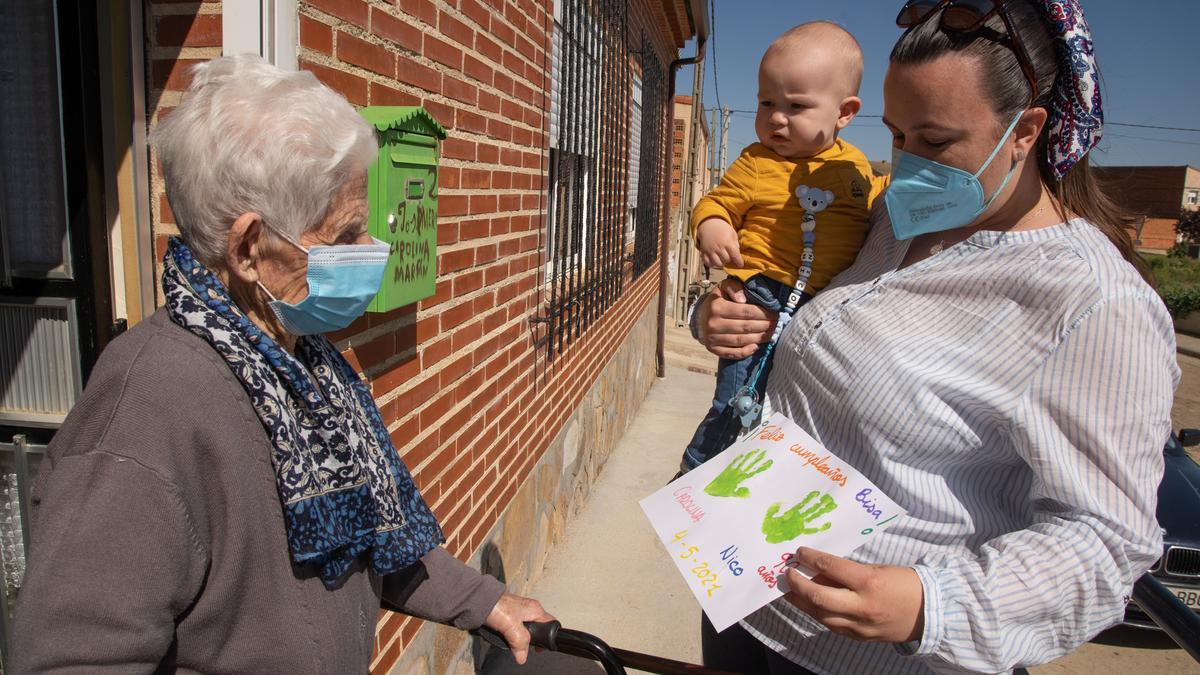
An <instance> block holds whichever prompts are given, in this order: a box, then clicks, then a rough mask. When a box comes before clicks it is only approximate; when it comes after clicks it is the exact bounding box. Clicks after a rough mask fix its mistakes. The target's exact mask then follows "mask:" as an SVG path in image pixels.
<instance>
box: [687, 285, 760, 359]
mask: <svg viewBox="0 0 1200 675" xmlns="http://www.w3.org/2000/svg"><path fill="white" fill-rule="evenodd" d="M695 318H696V327H697V332H698V333H699V334H700V342H702V343H703V344H704V346H705V347H707V348H708V351H710V352H712V353H713V354H716V355H717V356H720V357H721V358H724V359H735V360H736V359H743V358H746V357H747V356H750V355H751V354H753V353H754V352H755V350H757V349H758V345H759V344H760V343H763V342H767V341H768V340H770V339H771V332H772V331H773V330H774V329H775V319H776V318H777V315H776V314H775V313H774V312H771V311H769V310H766V309H763V308H762V307H759V306H758V305H752V304H750V303H748V302H746V291H745V289H743V288H742V282H740V281H738V280H737V279H734V278H732V277H730V278H728V279H725V280H724V281H722V282H721V283H719V284H717V286H716V288H714V289H713V290H712V292H711V293H709V294H708V295H707V296H706V297H705V298H704V299H703V300H702V301H701V302H700V305H699V306H698V307H696V317H695Z"/></svg>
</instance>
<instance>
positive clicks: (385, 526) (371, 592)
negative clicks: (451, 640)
mask: <svg viewBox="0 0 1200 675" xmlns="http://www.w3.org/2000/svg"><path fill="white" fill-rule="evenodd" d="M155 144H156V146H157V149H158V154H159V158H160V160H161V162H162V168H163V173H164V176H165V178H166V184H167V197H168V199H169V200H170V203H171V207H172V210H173V211H174V213H175V215H176V217H177V219H178V221H179V230H180V234H181V237H180V238H177V239H172V240H171V241H170V244H169V245H168V250H167V254H166V257H165V260H164V271H163V277H162V291H163V295H164V297H165V298H166V303H165V306H164V307H163V308H162V309H160V310H159V311H158V312H156V313H155V314H154V315H153V316H151V317H149V318H148V319H147V320H145V321H143V322H142V323H140V324H139V325H137V326H136V327H134V328H133V329H132V330H131V331H129V332H128V333H127V334H126V335H124V336H122V337H121V338H120V339H118V340H116V341H115V342H114V343H113V344H112V345H111V346H110V347H109V348H108V349H107V350H105V352H104V354H103V356H102V358H101V359H100V362H99V363H98V364H97V365H96V368H95V370H94V372H93V374H92V376H91V379H90V381H89V382H88V386H87V389H86V390H85V391H84V394H83V397H82V398H81V399H80V401H79V402H78V404H77V405H76V406H75V408H74V410H72V411H71V414H70V416H69V417H68V419H67V421H66V423H65V424H64V426H63V428H62V429H61V430H60V431H59V433H58V434H57V435H56V436H55V439H54V442H53V443H52V444H51V447H50V450H49V452H48V455H47V458H46V461H45V463H43V464H42V468H41V473H40V475H39V476H38V481H37V484H36V486H35V488H34V506H35V508H36V513H35V525H34V534H35V536H34V540H33V547H32V551H31V554H30V563H29V571H28V574H27V575H26V577H25V587H24V589H23V590H22V592H21V597H20V603H19V606H18V609H17V616H16V626H15V633H14V636H13V649H12V653H13V662H12V664H11V666H12V669H13V672H18V673H28V672H43V671H51V670H53V671H58V670H63V671H68V670H69V671H71V672H86V673H100V672H122V673H127V672H223V673H267V672H279V673H333V674H337V675H341V674H343V673H364V672H367V671H368V669H369V664H370V659H371V654H372V650H373V648H374V635H375V623H376V619H377V617H378V614H379V608H380V604H381V601H386V602H387V603H390V604H391V605H395V606H398V607H400V608H402V609H403V610H404V611H405V612H408V613H410V614H412V615H414V616H419V617H423V618H426V619H430V620H433V621H438V622H443V623H448V624H452V625H454V626H457V627H459V628H463V629H471V628H476V627H479V626H481V625H486V626H489V627H491V628H494V629H496V630H497V631H499V632H500V633H501V634H503V635H504V636H505V638H506V639H507V640H508V642H509V643H510V645H511V646H512V647H513V649H514V651H515V652H516V653H517V660H518V661H522V662H523V660H524V655H525V651H526V649H527V647H528V640H529V636H528V633H527V632H526V631H525V629H524V627H523V626H522V622H523V621H528V620H546V619H549V618H550V617H549V616H548V615H547V614H546V613H545V612H544V611H543V610H542V608H541V606H540V605H539V604H538V603H537V602H536V601H534V600H529V599H525V598H520V597H517V596H513V595H510V594H508V593H506V592H505V591H504V587H503V585H502V584H501V583H500V582H498V581H497V580H495V579H493V578H491V577H487V576H482V575H480V574H479V573H478V572H476V571H474V570H472V569H471V568H469V567H467V566H466V565H465V564H463V563H461V562H459V561H458V560H456V559H454V558H453V557H451V556H450V555H449V553H447V552H446V551H445V549H443V548H441V547H440V546H439V544H440V543H441V542H442V541H443V536H442V532H441V529H440V528H439V527H438V524H437V522H436V520H435V519H434V516H433V514H432V513H431V512H430V510H429V508H428V507H427V506H426V505H425V503H424V501H423V500H422V499H421V496H420V494H419V493H418V491H417V488H416V486H415V485H414V484H413V480H412V477H411V476H410V475H409V472H408V469H407V468H406V467H405V465H404V463H403V462H402V461H401V460H400V457H399V456H398V454H397V452H396V450H395V448H394V447H393V446H392V442H391V440H390V437H389V435H388V430H387V427H386V424H385V422H384V421H383V419H381V417H380V413H379V410H378V408H377V407H376V406H375V403H374V401H373V400H372V398H371V395H370V393H369V391H368V390H367V388H366V387H365V386H364V385H363V384H362V383H361V382H360V381H359V379H358V376H357V374H356V373H355V372H354V370H353V369H352V368H351V367H350V366H349V365H348V364H347V363H346V361H345V360H344V359H343V358H342V357H341V355H340V354H339V353H338V351H337V350H336V349H335V348H334V347H333V345H332V344H331V343H330V342H329V341H328V340H327V339H326V338H324V337H322V336H321V335H319V334H320V333H323V332H326V331H331V330H336V329H340V328H343V327H345V326H347V325H349V324H350V322H351V321H353V320H354V319H355V318H357V317H358V316H359V315H360V314H362V312H363V311H364V310H365V308H366V305H367V303H368V302H369V301H370V300H371V298H372V297H373V296H374V295H375V293H376V292H377V291H378V289H379V284H380V280H381V278H382V270H383V265H384V263H385V261H386V260H387V255H388V248H387V246H386V245H383V244H380V243H379V242H378V241H375V240H373V239H372V238H371V236H370V235H368V234H367V200H366V170H367V166H368V165H369V164H370V163H371V161H372V160H373V159H374V157H375V155H376V151H377V149H376V141H375V136H374V133H373V130H372V128H371V126H370V125H369V124H367V123H366V122H365V121H364V120H363V119H362V118H361V117H360V116H359V115H358V114H357V113H356V112H355V111H354V109H353V108H352V107H351V106H350V105H349V104H348V103H347V102H346V101H345V100H344V99H343V98H342V97H341V96H339V95H337V94H336V93H334V92H333V91H331V90H329V89H327V88H326V87H324V86H323V85H321V84H320V83H318V82H317V80H316V79H315V78H314V77H313V76H312V74H310V73H307V72H299V73H295V72H283V71H280V70H278V69H276V68H274V67H273V66H270V65H268V64H266V63H265V62H263V61H262V60H261V59H258V58H257V57H250V56H241V57H227V58H221V59H217V60H214V61H212V62H209V63H207V64H204V65H201V66H198V67H197V68H196V70H195V74H194V80H193V83H192V85H191V87H190V89H189V91H188V93H187V94H186V95H185V97H184V100H183V103H182V104H181V105H180V106H179V107H178V108H177V109H175V110H174V111H173V112H172V113H171V114H170V116H169V117H167V118H166V120H165V121H163V122H162V123H161V124H160V125H159V128H158V131H157V133H156V135H155Z"/></svg>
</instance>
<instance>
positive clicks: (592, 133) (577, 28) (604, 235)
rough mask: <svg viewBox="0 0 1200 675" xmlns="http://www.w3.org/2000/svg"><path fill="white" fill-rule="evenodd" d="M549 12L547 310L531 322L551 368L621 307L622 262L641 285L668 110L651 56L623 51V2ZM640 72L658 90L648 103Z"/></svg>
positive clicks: (564, 0) (564, 3) (651, 254)
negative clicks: (639, 278)
mask: <svg viewBox="0 0 1200 675" xmlns="http://www.w3.org/2000/svg"><path fill="white" fill-rule="evenodd" d="M553 11H554V33H553V44H552V56H551V59H552V69H551V70H552V72H551V84H550V99H551V101H550V157H549V160H550V164H549V168H548V180H549V204H548V208H547V210H546V240H545V247H544V250H545V256H546V258H545V275H546V276H545V280H546V288H545V291H546V302H545V307H544V315H543V316H540V317H538V318H537V319H536V320H537V321H539V322H541V323H544V324H545V325H546V330H545V331H544V333H543V334H542V337H541V340H542V342H543V344H545V345H546V347H547V355H548V356H549V358H551V359H553V358H554V357H555V356H556V355H558V354H561V353H562V352H563V351H564V350H565V348H566V347H567V346H568V345H570V344H571V342H572V341H573V340H574V339H575V338H578V337H579V336H580V335H582V334H583V332H584V331H586V330H587V328H588V327H589V326H591V325H592V324H593V323H594V322H595V321H596V320H597V319H599V318H600V317H601V316H602V315H603V314H604V312H605V311H606V310H607V309H608V308H609V307H611V306H612V305H613V304H614V303H615V302H616V300H617V299H618V298H619V297H620V295H621V291H622V287H623V284H624V274H625V269H626V262H628V261H632V263H633V270H634V272H635V274H637V275H640V274H641V273H642V272H644V271H645V270H646V269H648V268H649V267H650V265H651V264H653V261H654V259H655V258H656V257H657V253H656V249H655V246H654V242H655V240H656V234H657V231H658V218H657V214H658V213H659V210H657V209H653V208H651V203H655V204H657V203H659V202H661V188H662V183H663V180H664V179H663V176H662V175H661V172H662V168H663V160H662V145H661V143H662V139H663V128H662V127H663V126H664V123H665V120H664V118H663V115H664V114H665V110H666V108H665V105H664V101H665V99H664V96H665V89H664V87H663V86H662V83H663V82H664V81H665V73H663V72H662V64H661V62H660V61H659V60H658V59H657V58H654V57H653V56H652V54H651V52H650V50H651V49H652V46H651V45H650V44H649V42H648V41H647V40H646V39H645V38H644V37H643V38H642V42H641V45H640V50H639V53H634V52H633V51H631V50H630V49H629V46H628V23H627V18H626V17H627V16H628V0H556V2H555V3H554V8H553ZM648 55H650V58H649V59H647V56H648ZM639 63H640V66H641V68H640V69H641V70H642V72H643V77H647V76H648V77H650V78H651V81H652V82H653V84H654V87H656V88H653V89H652V90H650V91H649V93H648V94H645V95H644V94H643V93H642V91H641V89H642V86H641V84H640V83H639V82H638V81H637V80H638V78H637V76H636V75H634V74H633V73H634V72H635V71H636V69H635V67H634V66H636V65H637V64H639ZM650 70H653V71H654V72H649V71H650ZM643 96H646V97H647V98H646V101H645V102H646V103H648V104H649V105H648V108H647V109H648V110H650V111H651V112H650V114H647V115H644V116H643V115H642V114H641V109H642V107H643V105H642V104H643ZM647 139H650V144H648V143H647ZM627 225H631V227H627ZM647 230H648V233H647ZM643 240H645V241H643ZM631 242H632V243H633V246H632V255H631V256H630V255H627V250H628V249H629V247H628V244H629V243H631ZM638 242H642V243H641V244H639V243H638ZM647 242H648V243H647ZM647 256H648V258H647ZM643 259H645V260H643Z"/></svg>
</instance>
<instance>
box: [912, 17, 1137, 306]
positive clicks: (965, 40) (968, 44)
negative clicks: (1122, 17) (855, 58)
mask: <svg viewBox="0 0 1200 675" xmlns="http://www.w3.org/2000/svg"><path fill="white" fill-rule="evenodd" d="M1004 7H1005V10H1006V11H1007V12H1008V16H1009V20H1010V21H1011V22H1012V25H1013V27H1014V28H1015V29H1016V31H1017V32H1018V33H1020V40H1021V43H1022V44H1023V45H1024V47H1025V50H1026V52H1027V53H1028V54H1029V60H1030V62H1031V64H1030V65H1032V67H1033V70H1034V72H1035V73H1036V74H1037V85H1038V97H1037V100H1035V101H1033V103H1032V104H1030V101H1029V97H1030V95H1031V93H1032V91H1031V89H1030V86H1029V81H1028V79H1027V78H1026V76H1025V73H1024V71H1022V69H1021V64H1020V62H1019V61H1018V60H1017V56H1016V53H1015V52H1014V51H1013V50H1012V49H1010V48H1009V47H1007V46H1005V45H1004V44H1003V43H1002V42H1001V41H1000V38H1001V36H1003V35H1004V34H1005V32H1006V28H1005V26H1004V21H1003V19H1002V18H1001V17H1000V16H999V15H998V14H997V15H995V16H993V17H991V18H990V19H988V21H987V22H986V23H985V24H984V26H983V27H982V28H980V29H979V30H977V31H975V32H973V33H970V34H967V35H959V34H947V33H945V32H943V31H942V30H940V28H939V25H940V23H941V22H940V20H939V19H940V17H939V16H938V15H934V16H932V17H930V18H928V19H927V20H925V21H923V22H922V23H920V24H918V25H917V26H914V27H913V28H912V29H910V30H909V31H908V32H906V33H905V34H904V35H903V36H902V37H901V38H900V40H899V41H898V42H897V43H896V46H895V47H894V48H893V49H892V55H891V62H892V63H895V64H914V63H923V62H926V61H932V60H934V59H936V58H938V57H940V56H942V55H944V54H947V53H950V52H958V53H961V54H966V55H970V56H974V57H976V58H977V59H978V61H979V63H980V64H981V65H982V68H983V81H984V82H985V83H986V87H987V94H988V96H989V97H990V98H991V103H992V109H993V110H995V111H996V116H997V118H998V119H1011V118H1012V117H1013V116H1015V115H1016V114H1017V113H1018V112H1020V111H1022V110H1025V109H1026V108H1030V107H1043V108H1046V109H1047V110H1049V109H1050V102H1051V97H1052V96H1053V94H1054V84H1055V79H1056V78H1057V76H1058V54H1057V51H1056V48H1055V43H1054V40H1053V39H1052V38H1051V35H1050V31H1049V28H1048V25H1047V20H1046V18H1045V17H1044V16H1043V14H1044V13H1043V11H1042V10H1041V9H1039V8H1037V7H1036V6H1034V5H1033V4H1032V3H1030V2H1028V0H1009V1H1008V2H1006V3H1005V5H1004ZM941 11H942V10H938V12H941ZM1049 130H1050V125H1049V124H1047V125H1045V127H1043V128H1042V134H1041V137H1040V138H1039V139H1038V142H1037V146H1036V149H1035V150H1036V153H1037V160H1038V169H1039V171H1040V173H1041V177H1042V182H1043V183H1044V184H1045V185H1046V187H1047V189H1048V190H1049V192H1050V194H1051V196H1052V197H1053V198H1054V203H1055V208H1056V209H1057V210H1058V213H1059V216H1060V217H1062V218H1064V219H1066V217H1067V214H1068V213H1074V214H1077V215H1078V216H1080V217H1082V218H1083V219H1085V220H1087V221H1088V222H1090V223H1092V224H1093V225H1095V226H1096V227H1098V228H1099V229H1100V231H1101V232H1103V233H1104V234H1105V235H1106V236H1107V237H1108V239H1109V240H1110V241H1112V243H1113V245H1115V246H1116V247H1117V249H1118V250H1119V251H1120V252H1121V255H1122V256H1124V258H1125V259H1126V260H1128V261H1129V262H1130V263H1131V264H1132V265H1133V266H1134V267H1135V268H1137V270H1138V272H1139V273H1140V274H1141V275H1142V278H1144V279H1145V280H1146V281H1147V282H1149V283H1150V284H1151V285H1153V284H1154V279H1153V276H1152V275H1151V274H1150V271H1149V268H1148V267H1147V265H1146V263H1145V261H1144V260H1142V257H1141V256H1140V255H1138V252H1137V251H1136V250H1135V249H1134V247H1133V241H1132V240H1131V239H1130V237H1129V232H1128V230H1127V229H1126V228H1128V227H1131V226H1132V224H1133V222H1134V218H1133V217H1132V216H1131V215H1130V214H1129V213H1128V212H1127V211H1125V210H1124V209H1123V208H1121V207H1120V206H1118V205H1117V204H1116V203H1115V202H1114V201H1113V200H1111V199H1109V197H1108V195H1107V194H1106V193H1105V191H1104V189H1103V187H1102V186H1101V184H1100V181H1099V180H1098V178H1097V176H1096V175H1095V174H1094V173H1093V172H1092V170H1091V167H1090V166H1089V165H1088V157H1087V155H1084V157H1083V158H1082V159H1080V160H1079V162H1078V163H1076V164H1075V166H1074V167H1072V168H1071V170H1070V171H1068V172H1067V174H1066V175H1065V176H1064V177H1063V178H1062V180H1057V179H1056V178H1055V176H1054V173H1053V171H1051V169H1050V165H1049V163H1048V162H1047V160H1046V154H1047V147H1046V146H1047V140H1046V139H1047V136H1048V135H1049Z"/></svg>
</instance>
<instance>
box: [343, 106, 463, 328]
mask: <svg viewBox="0 0 1200 675" xmlns="http://www.w3.org/2000/svg"><path fill="white" fill-rule="evenodd" d="M360 112H361V113H362V116H363V117H365V118H366V120H367V121H368V122H370V123H371V124H373V125H374V126H375V129H376V132H377V135H378V138H379V157H377V158H376V159H375V163H374V164H373V165H372V166H371V168H370V169H369V170H368V171H367V185H368V187H367V195H368V199H369V200H370V201H369V202H368V203H369V205H370V206H369V208H370V212H371V213H370V216H369V220H370V232H371V236H373V237H375V238H376V239H378V240H380V241H383V242H386V243H388V244H390V245H391V247H392V252H391V255H390V256H388V265H387V269H386V270H385V271H384V273H383V285H382V287H381V288H380V290H379V295H377V296H375V299H374V300H373V301H371V306H370V307H369V308H368V311H371V312H388V311H391V310H393V309H396V308H397V307H402V306H404V305H408V304H411V303H414V302H416V301H417V300H420V299H422V298H427V297H429V296H431V295H433V293H434V285H435V283H434V279H435V277H436V276H437V211H438V207H437V193H438V191H437V176H438V157H439V156H440V153H439V145H440V143H441V140H442V139H444V138H446V130H445V129H444V128H442V125H440V124H438V122H437V120H435V119H434V118H433V117H432V116H431V115H430V114H429V113H427V112H425V110H424V109H423V108H417V107H409V106H405V107H400V106H372V107H368V108H363V109H362V110H361V111H360Z"/></svg>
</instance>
